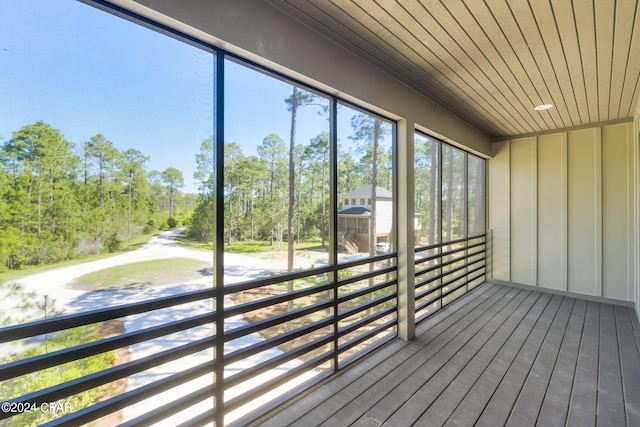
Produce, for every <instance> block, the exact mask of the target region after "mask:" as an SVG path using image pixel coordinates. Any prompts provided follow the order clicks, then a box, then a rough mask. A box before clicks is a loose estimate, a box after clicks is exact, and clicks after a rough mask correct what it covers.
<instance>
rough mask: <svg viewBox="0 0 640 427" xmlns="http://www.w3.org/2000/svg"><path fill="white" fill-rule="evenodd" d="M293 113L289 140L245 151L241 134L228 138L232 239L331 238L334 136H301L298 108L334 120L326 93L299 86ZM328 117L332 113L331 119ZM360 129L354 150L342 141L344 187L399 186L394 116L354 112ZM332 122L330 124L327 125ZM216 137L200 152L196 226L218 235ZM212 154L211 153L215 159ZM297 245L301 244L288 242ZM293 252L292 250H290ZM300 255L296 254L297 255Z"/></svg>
mask: <svg viewBox="0 0 640 427" xmlns="http://www.w3.org/2000/svg"><path fill="white" fill-rule="evenodd" d="M284 102H285V105H286V106H287V108H288V111H289V112H290V113H291V128H290V134H289V140H288V141H286V140H285V139H284V138H283V137H282V136H280V135H278V134H275V133H272V134H269V135H266V136H264V137H263V139H262V141H261V142H260V143H259V144H257V146H256V154H249V153H246V152H245V151H243V146H242V145H241V144H238V143H236V142H225V144H224V204H225V206H224V211H225V217H224V233H223V235H224V239H225V243H226V244H231V242H233V241H248V240H251V241H254V240H262V241H269V242H270V243H271V245H273V246H275V247H276V248H277V249H278V250H282V249H283V246H284V245H283V243H284V242H285V241H286V242H291V243H293V242H295V243H300V242H301V241H311V240H313V241H318V243H320V245H321V246H325V245H326V244H327V241H328V233H329V203H330V194H331V193H330V190H331V188H330V151H329V148H330V140H329V139H330V137H329V133H328V132H326V131H322V132H320V133H319V134H318V135H316V136H315V137H313V138H311V139H310V140H309V141H298V140H297V139H296V126H297V111H298V109H300V108H304V107H312V108H316V109H317V110H318V113H319V117H318V120H324V121H327V120H328V114H327V109H326V108H325V107H324V106H323V105H322V100H321V99H317V98H316V97H315V96H314V95H312V94H310V93H308V92H305V91H303V90H301V89H299V88H295V87H294V88H293V93H292V95H291V96H290V97H289V98H287V99H285V100H284ZM327 123H328V121H327ZM350 125H351V127H352V129H353V133H352V135H351V136H350V137H349V139H350V140H351V143H350V144H349V145H350V148H351V149H350V150H345V149H343V145H342V144H340V143H338V155H337V157H338V162H337V168H338V182H337V188H338V193H339V194H345V193H347V192H350V191H353V190H355V189H357V188H360V187H363V186H365V185H368V184H371V183H372V182H373V180H375V181H376V182H377V184H378V185H379V186H381V187H384V188H387V189H391V185H392V148H391V146H389V147H388V148H384V147H383V146H382V144H381V141H382V139H383V138H384V136H385V135H388V134H389V133H390V131H391V124H390V123H388V122H384V121H382V120H380V119H378V118H376V117H374V116H371V115H368V114H364V113H357V114H354V115H353V116H352V117H351V118H350ZM327 128H328V126H327ZM212 147H213V142H212V141H210V140H205V141H204V142H203V143H202V146H201V150H200V154H198V155H197V156H196V159H197V160H196V163H197V165H198V171H199V172H196V175H197V180H198V182H201V183H202V185H201V187H200V188H201V194H200V196H199V199H198V203H197V205H196V208H195V212H194V215H193V216H192V218H191V223H190V227H189V234H190V235H191V236H192V237H193V238H195V239H198V240H201V241H204V242H211V241H212V240H213V233H214V231H215V227H214V224H213V221H212V219H213V210H214V200H213V192H214V189H213V177H212V173H213V169H210V170H207V169H206V165H210V164H212V162H213V157H212V156H213V154H212ZM207 155H209V156H211V158H209V159H207ZM287 249H288V251H292V250H293V244H290V245H288V248H287ZM289 255H292V254H289ZM289 258H292V256H289Z"/></svg>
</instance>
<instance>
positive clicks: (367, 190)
mask: <svg viewBox="0 0 640 427" xmlns="http://www.w3.org/2000/svg"><path fill="white" fill-rule="evenodd" d="M356 197H371V185H367V186H364V187H362V188H358V189H357V190H353V191H352V192H351V193H347V194H345V195H344V196H342V198H343V199H349V198H356ZM392 198H393V193H392V192H391V191H389V190H385V189H384V188H382V187H376V199H378V200H380V199H392Z"/></svg>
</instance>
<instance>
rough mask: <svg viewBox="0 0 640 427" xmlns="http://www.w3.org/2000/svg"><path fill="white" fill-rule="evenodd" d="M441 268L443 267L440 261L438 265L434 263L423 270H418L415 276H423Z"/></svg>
mask: <svg viewBox="0 0 640 427" xmlns="http://www.w3.org/2000/svg"><path fill="white" fill-rule="evenodd" d="M440 268H442V264H440V263H438V264H436V265H432V266H430V267H426V268H424V269H422V270H418V271H416V273H415V276H416V277H418V276H422V275H423V274H427V273H431V272H432V271H433V270H438V269H440Z"/></svg>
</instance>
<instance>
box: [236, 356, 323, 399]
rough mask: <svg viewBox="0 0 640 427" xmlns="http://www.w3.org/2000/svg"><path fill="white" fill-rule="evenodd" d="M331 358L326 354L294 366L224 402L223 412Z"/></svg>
mask: <svg viewBox="0 0 640 427" xmlns="http://www.w3.org/2000/svg"><path fill="white" fill-rule="evenodd" d="M332 358H333V354H332V353H331V352H327V353H323V354H321V355H319V356H316V357H315V358H313V359H311V360H309V361H307V362H304V363H302V364H300V365H298V366H295V367H293V368H291V369H290V370H288V371H287V372H285V373H284V374H282V375H278V376H277V377H275V378H272V379H271V380H270V381H267V382H265V383H262V384H259V385H257V386H256V387H254V388H252V389H251V390H249V391H247V392H245V393H243V394H241V395H239V396H236V397H234V398H233V399H230V400H227V401H225V402H224V406H225V410H228V411H232V410H234V409H236V408H238V407H240V406H242V405H244V404H246V403H249V402H250V401H252V400H253V399H255V397H256V396H261V395H263V394H266V393H268V392H269V391H271V390H274V389H275V388H277V387H279V386H281V385H283V384H285V383H287V382H289V381H291V380H292V379H293V378H295V377H297V376H298V375H300V374H303V373H305V372H308V371H309V370H311V369H312V368H315V367H316V366H318V365H320V364H322V363H324V362H326V361H328V360H331V359H332Z"/></svg>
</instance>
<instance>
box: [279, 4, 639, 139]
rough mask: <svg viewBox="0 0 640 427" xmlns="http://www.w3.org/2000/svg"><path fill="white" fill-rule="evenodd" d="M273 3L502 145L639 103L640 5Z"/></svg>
mask: <svg viewBox="0 0 640 427" xmlns="http://www.w3.org/2000/svg"><path fill="white" fill-rule="evenodd" d="M267 2H268V3H270V4H272V5H273V6H275V7H277V8H279V9H281V10H282V11H284V12H286V13H287V14H289V15H291V16H292V17H294V18H296V19H298V20H299V21H301V22H303V23H304V24H306V25H308V26H309V27H311V28H313V29H315V30H316V31H318V32H319V33H321V34H323V35H324V36H326V37H328V38H330V39H331V40H333V41H334V42H335V43H337V44H339V45H340V46H343V47H344V48H345V49H348V50H350V51H352V52H353V53H354V54H356V55H358V56H360V57H362V58H364V59H365V60H367V61H369V62H370V63H372V64H373V65H375V66H377V67H379V68H381V69H383V70H385V71H386V72H388V73H389V74H390V75H392V76H394V77H395V78H397V79H399V80H401V81H403V82H404V83H405V84H407V85H409V86H411V87H413V88H414V89H416V90H417V91H419V92H421V93H423V94H425V95H426V96H428V97H429V98H431V99H433V100H434V101H436V102H438V103H439V104H441V105H442V106H444V107H445V108H447V109H448V110H449V111H451V112H453V113H454V114H456V115H457V116H459V117H461V118H462V119H464V120H466V121H468V122H469V123H471V124H472V125H474V126H476V127H477V128H479V129H481V130H482V131H484V132H485V133H486V134H487V135H488V136H490V137H493V138H504V137H508V136H516V135H524V134H529V133H534V132H542V131H547V130H553V129H559V128H566V127H572V126H579V125H585V124H589V123H596V122H602V121H609V120H617V119H624V118H628V117H631V116H632V115H633V114H634V112H635V109H636V108H637V106H638V96H639V93H640V85H639V83H638V81H639V77H640V31H638V30H640V22H639V21H640V0H616V1H614V0H592V1H590V0H508V1H507V0H267ZM540 104H553V105H554V106H555V107H554V108H552V109H550V110H546V111H535V110H534V107H535V106H537V105H540Z"/></svg>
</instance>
